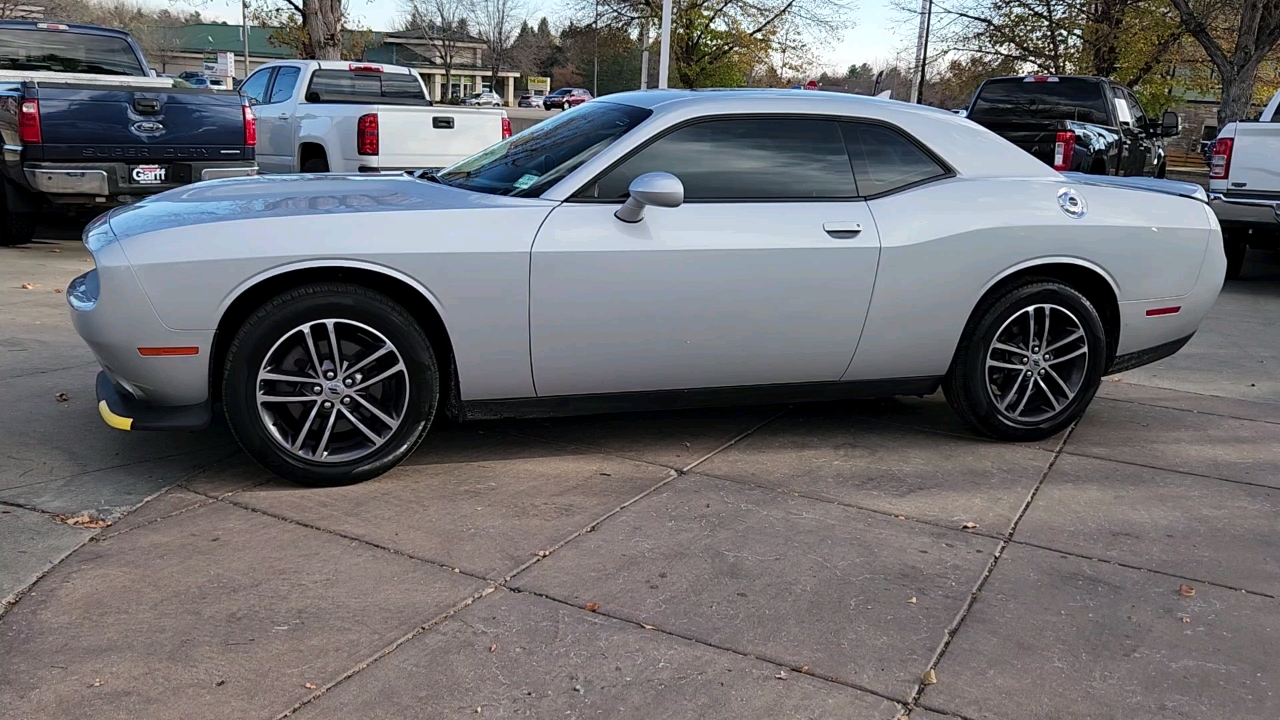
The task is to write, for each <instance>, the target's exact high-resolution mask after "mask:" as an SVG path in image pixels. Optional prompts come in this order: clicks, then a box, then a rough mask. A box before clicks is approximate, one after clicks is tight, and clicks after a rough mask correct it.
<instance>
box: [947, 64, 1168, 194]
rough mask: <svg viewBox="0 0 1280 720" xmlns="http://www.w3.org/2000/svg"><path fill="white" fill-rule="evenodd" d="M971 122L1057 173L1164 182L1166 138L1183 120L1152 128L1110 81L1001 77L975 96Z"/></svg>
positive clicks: (1120, 87)
mask: <svg viewBox="0 0 1280 720" xmlns="http://www.w3.org/2000/svg"><path fill="white" fill-rule="evenodd" d="M966 116H967V117H968V118H969V119H970V120H972V121H974V122H976V123H978V124H979V125H982V126H983V127H985V128H987V129H988V130H991V131H992V132H994V133H996V134H997V135H999V136H1001V137H1003V138H1004V139H1006V140H1008V141H1009V142H1011V143H1013V144H1014V145H1017V146H1018V147H1020V148H1022V149H1023V150H1026V151H1027V152H1029V153H1031V154H1032V155H1034V156H1036V157H1037V158H1039V159H1040V160H1042V161H1044V162H1045V164H1047V165H1051V166H1052V167H1053V168H1054V169H1055V170H1061V171H1064V172H1067V171H1072V172H1083V173H1090V174H1093V175H1131V176H1147V177H1157V178H1162V177H1164V174H1165V154H1164V138H1168V137H1174V136H1176V135H1178V134H1179V133H1180V132H1181V130H1182V120H1181V119H1180V118H1179V117H1178V114H1177V113H1174V112H1166V113H1164V115H1163V116H1162V117H1161V118H1160V119H1159V120H1152V119H1150V118H1149V117H1148V115H1147V114H1146V112H1144V111H1143V109H1142V105H1141V104H1140V103H1139V102H1138V99H1137V98H1136V97H1134V94H1133V92H1132V91H1130V90H1129V89H1128V88H1126V87H1124V86H1123V85H1119V84H1117V83H1115V82H1113V81H1111V80H1109V79H1107V78H1100V77H1080V76H1066V75H1061V76H1057V75H1030V76H1026V77H997V78H991V79H990V80H987V81H986V82H984V83H982V86H981V87H979V88H978V92H976V93H974V96H973V102H972V103H970V105H969V109H968V111H967V113H966Z"/></svg>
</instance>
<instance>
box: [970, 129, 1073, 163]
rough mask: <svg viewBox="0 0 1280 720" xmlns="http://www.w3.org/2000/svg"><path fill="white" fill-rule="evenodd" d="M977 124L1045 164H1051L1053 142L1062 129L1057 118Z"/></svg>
mask: <svg viewBox="0 0 1280 720" xmlns="http://www.w3.org/2000/svg"><path fill="white" fill-rule="evenodd" d="M978 124H980V125H982V126H983V127H985V128H987V129H988V130H990V131H992V132H994V133H996V134H997V135H999V136H1000V137H1002V138H1004V139H1005V140H1008V141H1009V142H1011V143H1013V144H1014V145H1017V146H1018V147H1020V148H1022V149H1023V150H1026V151H1027V152H1028V153H1031V155H1032V156H1034V157H1035V158H1036V159H1037V160H1039V161H1041V162H1043V163H1045V164H1046V165H1050V166H1051V165H1053V144H1054V142H1055V141H1056V140H1057V136H1058V131H1059V130H1062V129H1064V126H1063V123H1062V122H1060V121H1057V120H991V121H978Z"/></svg>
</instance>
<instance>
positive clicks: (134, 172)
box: [129, 165, 169, 185]
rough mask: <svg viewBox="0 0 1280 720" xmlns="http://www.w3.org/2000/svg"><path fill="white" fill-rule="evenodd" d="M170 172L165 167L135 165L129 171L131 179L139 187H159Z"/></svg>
mask: <svg viewBox="0 0 1280 720" xmlns="http://www.w3.org/2000/svg"><path fill="white" fill-rule="evenodd" d="M168 170H169V169H168V168H167V167H165V166H164V165H134V166H133V167H131V168H130V169H129V177H130V178H132V179H133V181H134V182H135V183H137V184H139V185H159V184H160V183H163V182H164V178H165V175H167V174H168Z"/></svg>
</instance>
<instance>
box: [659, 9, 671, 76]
mask: <svg viewBox="0 0 1280 720" xmlns="http://www.w3.org/2000/svg"><path fill="white" fill-rule="evenodd" d="M671 2H672V0H662V43H661V45H660V49H659V51H658V87H660V88H665V87H666V86H667V72H668V71H669V70H670V69H671Z"/></svg>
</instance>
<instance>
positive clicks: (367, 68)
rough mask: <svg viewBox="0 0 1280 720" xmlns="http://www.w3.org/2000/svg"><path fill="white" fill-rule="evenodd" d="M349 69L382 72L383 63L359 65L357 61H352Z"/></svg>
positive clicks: (352, 70)
mask: <svg viewBox="0 0 1280 720" xmlns="http://www.w3.org/2000/svg"><path fill="white" fill-rule="evenodd" d="M347 69H348V70H350V71H351V72H372V73H380V72H382V66H381V65H357V64H356V63H351V64H350V65H348V66H347Z"/></svg>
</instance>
